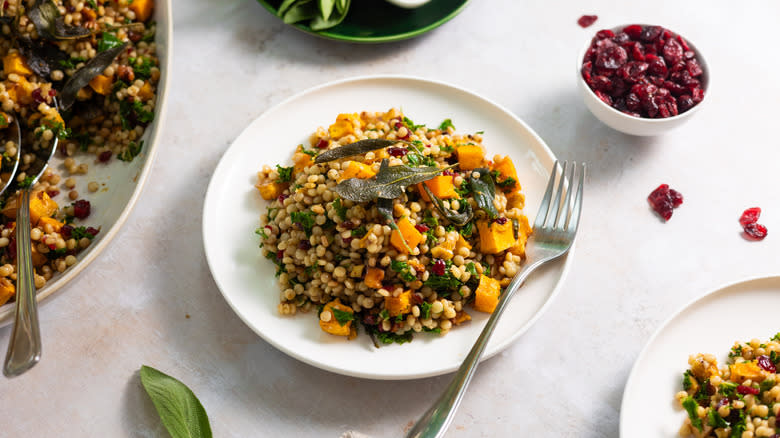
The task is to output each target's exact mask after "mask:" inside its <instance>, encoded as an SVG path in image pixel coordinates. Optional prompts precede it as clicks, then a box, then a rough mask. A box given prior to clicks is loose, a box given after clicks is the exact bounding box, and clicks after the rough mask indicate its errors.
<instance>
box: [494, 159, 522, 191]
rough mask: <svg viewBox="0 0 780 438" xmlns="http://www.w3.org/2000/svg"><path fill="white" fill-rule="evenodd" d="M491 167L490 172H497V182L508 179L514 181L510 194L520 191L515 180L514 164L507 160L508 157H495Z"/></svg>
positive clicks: (518, 184)
mask: <svg viewBox="0 0 780 438" xmlns="http://www.w3.org/2000/svg"><path fill="white" fill-rule="evenodd" d="M494 158H495V159H494V161H493V165H492V166H491V170H497V171H498V175H499V177H498V180H499V181H505V180H507V179H509V178H512V179H513V180H515V185H514V186H513V187H512V189H511V190H509V191H510V192H517V191H519V190H520V182H519V181H518V179H517V170H515V164H514V163H513V162H512V159H511V158H509V156H508V155H507V156H505V157H503V158H502V157H500V156H499V155H496V156H495V157H494Z"/></svg>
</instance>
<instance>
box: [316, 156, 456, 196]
mask: <svg viewBox="0 0 780 438" xmlns="http://www.w3.org/2000/svg"><path fill="white" fill-rule="evenodd" d="M320 156H322V155H320ZM445 170H447V168H444V169H440V168H438V167H433V166H430V167H414V168H413V167H409V166H406V165H403V164H401V165H398V166H392V167H390V166H389V165H388V160H387V159H384V160H382V164H381V166H380V167H379V172H378V173H377V174H376V177H374V178H371V179H360V178H349V179H346V180H344V181H342V182H340V183H339V184H338V185H337V186H336V187H335V188H334V191H335V192H336V193H338V194H339V196H341V197H342V198H344V199H349V200H350V201H355V202H368V201H373V200H375V199H378V198H383V199H395V198H398V197H400V196H401V195H403V193H404V190H405V189H406V187H407V186H410V185H413V184H417V183H421V182H423V181H427V180H429V179H431V178H433V177H435V176H436V175H439V174H440V173H442V172H444V171H445Z"/></svg>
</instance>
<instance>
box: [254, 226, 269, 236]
mask: <svg viewBox="0 0 780 438" xmlns="http://www.w3.org/2000/svg"><path fill="white" fill-rule="evenodd" d="M255 234H257V235H258V236H260V237H262V238H263V239H267V238H268V233H266V232H265V227H260V228H258V229H256V230H255Z"/></svg>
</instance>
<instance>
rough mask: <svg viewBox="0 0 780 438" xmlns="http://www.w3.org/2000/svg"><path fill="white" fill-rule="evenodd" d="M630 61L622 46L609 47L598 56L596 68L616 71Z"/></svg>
mask: <svg viewBox="0 0 780 438" xmlns="http://www.w3.org/2000/svg"><path fill="white" fill-rule="evenodd" d="M627 60H628V54H627V53H626V49H624V48H622V47H620V46H612V47H607V48H606V49H604V50H602V51H600V52H599V53H598V54H597V55H596V62H595V66H596V67H598V68H603V69H607V70H615V69H616V68H619V67H620V66H621V65H623V64H625V63H626V61H627Z"/></svg>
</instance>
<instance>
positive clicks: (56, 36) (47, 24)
mask: <svg viewBox="0 0 780 438" xmlns="http://www.w3.org/2000/svg"><path fill="white" fill-rule="evenodd" d="M27 16H28V17H29V18H30V21H32V22H33V25H34V26H35V30H36V31H38V35H40V36H41V37H43V38H46V39H49V40H70V39H79V38H84V37H86V36H89V35H91V34H92V31H91V30H89V29H87V28H84V27H79V26H68V25H66V24H65V20H64V19H63V18H62V16H61V15H60V10H59V9H58V8H57V5H55V4H54V2H53V1H51V0H38V1H36V2H35V4H34V5H33V7H32V8H31V9H30V10H29V11H27Z"/></svg>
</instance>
